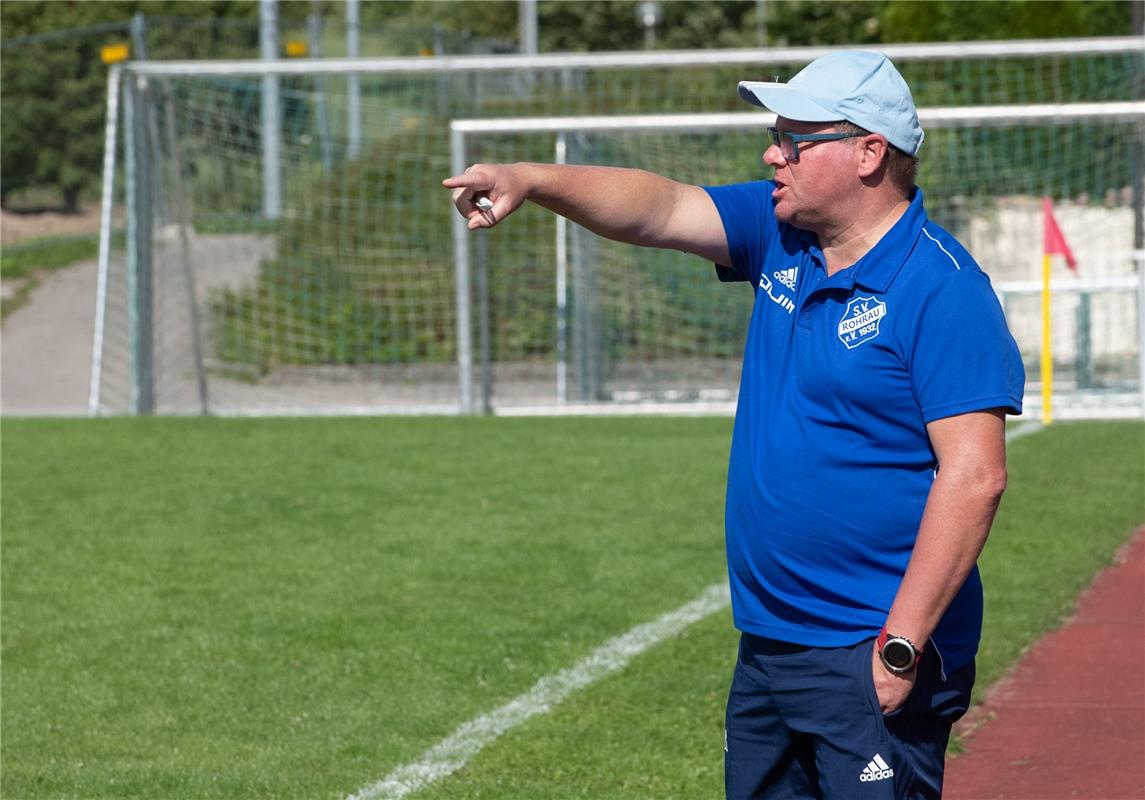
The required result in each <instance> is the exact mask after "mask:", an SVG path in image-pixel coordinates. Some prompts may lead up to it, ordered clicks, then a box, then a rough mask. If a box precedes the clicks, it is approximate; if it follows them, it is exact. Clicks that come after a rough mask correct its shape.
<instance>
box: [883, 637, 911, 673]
mask: <svg viewBox="0 0 1145 800" xmlns="http://www.w3.org/2000/svg"><path fill="white" fill-rule="evenodd" d="M883 660H885V661H886V662H887V665H888V666H890V667H892V668H894V669H908V668H910V667H911V666H913V665H914V648H913V647H911V646H910V645H909V644H908V643H906V642H904V641H903V640H902V639H891V640H889V641H888V642H887V643H886V644H885V645H883Z"/></svg>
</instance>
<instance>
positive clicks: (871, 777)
mask: <svg viewBox="0 0 1145 800" xmlns="http://www.w3.org/2000/svg"><path fill="white" fill-rule="evenodd" d="M894 776H895V771H894V770H893V769H891V767H890V765H889V764H888V763H887V762H885V761H883V757H882V756H880V755H879V754H878V753H875V757H874V758H873V759H872V760H871V763H869V764H867V766H865V767H863V771H862V772H860V773H859V781H860V782H862V783H870V782H871V781H882V780H886V779H887V778H893V777H894Z"/></svg>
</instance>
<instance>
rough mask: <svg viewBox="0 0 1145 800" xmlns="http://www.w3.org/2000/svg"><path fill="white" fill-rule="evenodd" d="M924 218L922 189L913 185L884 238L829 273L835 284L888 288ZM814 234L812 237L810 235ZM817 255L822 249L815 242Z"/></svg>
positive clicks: (904, 261)
mask: <svg viewBox="0 0 1145 800" xmlns="http://www.w3.org/2000/svg"><path fill="white" fill-rule="evenodd" d="M926 222H927V216H926V209H925V208H923V205H922V189H919V188H918V187H915V190H914V197H912V198H911V201H910V206H909V207H908V208H907V210H906V211H905V212H904V213H903V215H902V216H901V217H899V219H898V221H897V222H895V224H894V225H893V226H892V227H891V229H890V230H889V231H887V232H886V233H885V234H883V238H881V239H879V241H878V242H877V243H876V244H875V246H874V247H872V248H871V249H870V250H868V251H867V253H866V254H865V255H864V256H863V257H862V258H860V259H859V260H858V261H856V262H855V263H854V264H852V265H851V266H850V267H848V268H847V269H844V270H841V271H840V272H838V273H836V274H835V275H833V276H832V279H831V281H830V283H831V284H832V285H834V286H846V287H847V288H848V289H852V288H854V287H855V285H856V284H858V285H859V286H862V287H863V288H865V289H869V290H871V291H872V292H877V293H879V294H882V293H883V292H885V291H886V290H887V289H889V288H890V286H891V284H892V283H893V282H894V279H895V277H896V276H897V275H898V274H899V271H900V270H901V269H902V266H903V264H905V263H906V260H907V259H908V258H909V257H910V254H911V252H912V251H913V250H914V243H915V241H916V240H917V239H918V236H919V232H920V231H921V230H922V226H923V225H925V224H926ZM812 238H814V237H812ZM815 251H818V252H817V255H818V257H819V258H820V259H822V258H823V256H822V251H819V248H818V246H817V245H816V247H815Z"/></svg>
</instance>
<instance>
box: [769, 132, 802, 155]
mask: <svg viewBox="0 0 1145 800" xmlns="http://www.w3.org/2000/svg"><path fill="white" fill-rule="evenodd" d="M767 135H768V138H769V139H771V143H772V144H773V145H775V146H776V147H778V148H779V153H780V155H782V156H783V158H784V159H786V160H787V161H798V160H799V151H798V150H796V148H795V142H794V141H792V139H791V137H790V136H788V135H787V134H786V133H784V132H783V131H781V130H779V129H777V128H768V129H767Z"/></svg>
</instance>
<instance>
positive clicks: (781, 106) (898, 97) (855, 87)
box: [739, 50, 925, 156]
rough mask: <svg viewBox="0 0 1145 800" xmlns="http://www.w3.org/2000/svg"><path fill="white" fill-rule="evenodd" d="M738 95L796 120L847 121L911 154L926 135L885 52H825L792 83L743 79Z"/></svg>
mask: <svg viewBox="0 0 1145 800" xmlns="http://www.w3.org/2000/svg"><path fill="white" fill-rule="evenodd" d="M739 96H740V97H742V98H743V99H744V100H746V101H747V102H749V103H751V104H752V105H757V106H762V107H763V108H767V109H770V110H771V111H774V112H775V113H776V114H778V115H779V116H781V117H786V118H787V119H790V120H795V121H797V122H835V121H838V120H846V121H847V122H851V123H853V124H855V125H858V126H859V127H860V128H864V129H866V130H868V131H871V132H872V133H881V134H882V135H883V136H885V137H887V141H888V142H890V143H891V144H893V145H894V146H895V147H897V148H898V149H899V150H902V151H903V152H905V153H907V154H909V155H912V156H913V155H917V154H918V148H919V147H921V146H922V140H923V137H924V135H925V134H923V131H922V126H921V125H919V124H918V112H917V111H915V108H914V98H913V97H911V94H910V87H908V86H907V85H906V81H904V80H903V78H902V75H900V74H899V71H898V70H897V69H895V65H894V64H892V63H891V60H890V59H889V58H887V57H886V56H885V55H883V54H882V53H874V52H871V51H868V50H840V51H837V52H834V53H828V54H827V55H825V56H820V57H819V58H817V59H815V60H814V61H812V62H811V63H810V64H808V65H807V66H806V67H804V68H803V69H802V70H800V71H799V73H798V74H796V76H795V77H794V78H792V79H791V80H790V81H788V82H787V83H761V82H757V81H740V84H739Z"/></svg>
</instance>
